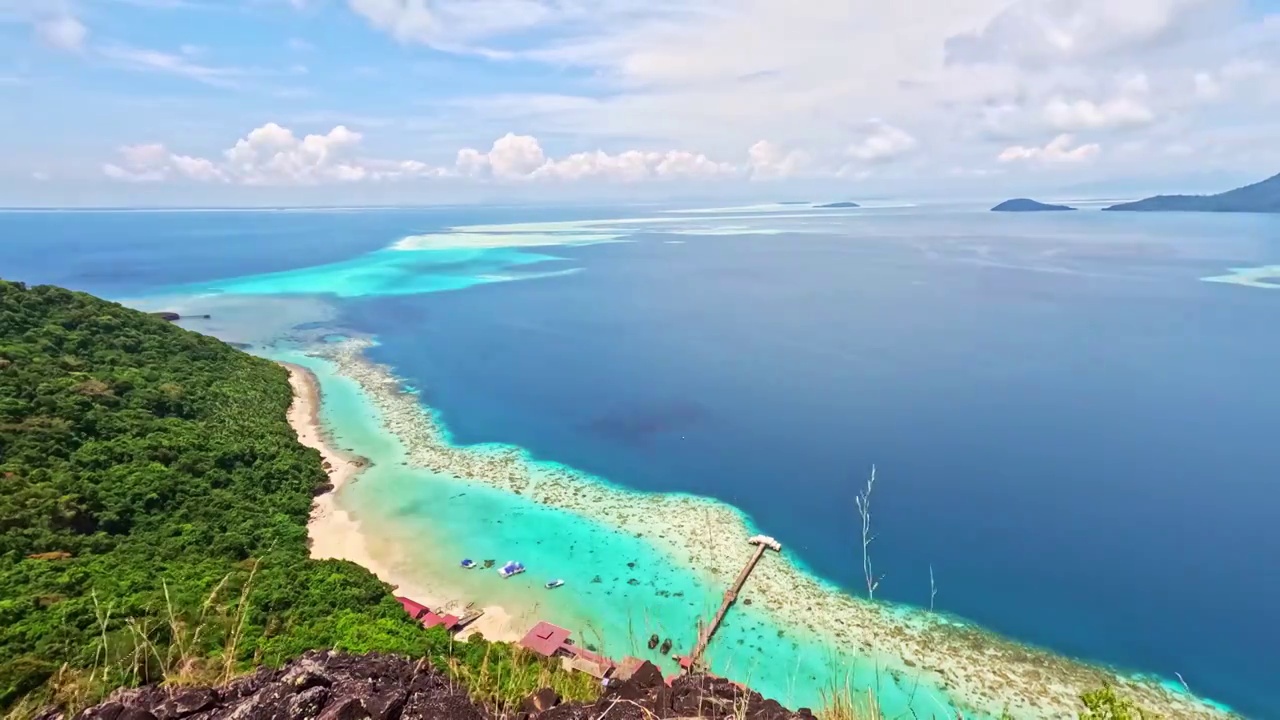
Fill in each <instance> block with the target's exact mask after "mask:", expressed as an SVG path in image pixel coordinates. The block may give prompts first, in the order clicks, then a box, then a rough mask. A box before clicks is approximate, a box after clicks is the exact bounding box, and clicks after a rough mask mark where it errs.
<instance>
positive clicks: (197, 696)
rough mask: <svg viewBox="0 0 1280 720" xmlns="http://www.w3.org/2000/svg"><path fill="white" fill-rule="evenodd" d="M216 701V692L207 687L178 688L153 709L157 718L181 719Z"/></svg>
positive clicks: (162, 719)
mask: <svg viewBox="0 0 1280 720" xmlns="http://www.w3.org/2000/svg"><path fill="white" fill-rule="evenodd" d="M217 702H218V693H217V692H216V691H214V690H210V689H209V688H180V689H177V690H175V691H174V692H173V694H172V695H170V696H169V699H167V700H165V701H164V702H163V703H161V704H160V706H159V707H158V708H155V709H154V712H155V715H156V717H157V718H159V720H182V718H186V717H189V716H191V715H195V714H196V713H198V712H204V711H205V710H208V709H210V708H212V707H213V706H214V704H216V703H217Z"/></svg>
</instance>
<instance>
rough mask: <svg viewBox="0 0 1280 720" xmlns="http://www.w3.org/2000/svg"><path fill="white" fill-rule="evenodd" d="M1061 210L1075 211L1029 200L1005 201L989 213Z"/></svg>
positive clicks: (1068, 207)
mask: <svg viewBox="0 0 1280 720" xmlns="http://www.w3.org/2000/svg"><path fill="white" fill-rule="evenodd" d="M1063 210H1075V208H1073V207H1071V206H1069V205H1050V204H1048V203H1042V202H1039V201H1037V200H1032V199H1031V198H1014V199H1012V200H1005V201H1004V202H1002V203H1000V204H999V205H997V206H995V207H993V208H991V212H1061V211H1063Z"/></svg>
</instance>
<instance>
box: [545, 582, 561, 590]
mask: <svg viewBox="0 0 1280 720" xmlns="http://www.w3.org/2000/svg"><path fill="white" fill-rule="evenodd" d="M563 584H564V581H563V580H552V581H551V582H549V583H547V589H548V590H554V589H556V588H558V587H560V586H561V585H563Z"/></svg>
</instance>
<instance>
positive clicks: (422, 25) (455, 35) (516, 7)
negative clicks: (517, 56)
mask: <svg viewBox="0 0 1280 720" xmlns="http://www.w3.org/2000/svg"><path fill="white" fill-rule="evenodd" d="M564 4H565V5H573V3H564ZM347 5H348V6H349V7H350V8H351V10H352V11H353V12H355V13H356V14H358V15H360V16H362V17H364V18H365V20H366V21H367V22H368V23H369V24H370V25H372V26H373V27H374V28H377V29H378V30H382V31H384V32H387V33H389V34H390V35H391V36H392V37H394V38H395V39H397V40H399V41H401V42H406V43H421V44H424V45H431V46H434V47H441V48H448V49H463V48H464V47H465V46H466V44H467V43H469V42H471V41H472V40H476V39H481V38H487V37H491V36H494V35H501V34H503V33H507V32H511V31H515V30H519V29H523V28H528V27H532V26H535V25H538V24H540V23H542V22H544V21H547V20H549V19H551V18H552V17H553V16H554V15H555V14H556V13H557V9H556V8H554V7H552V5H553V4H552V3H550V2H543V1H541V0H483V1H482V2H477V0H431V1H430V2H428V0H347ZM499 54H500V53H499Z"/></svg>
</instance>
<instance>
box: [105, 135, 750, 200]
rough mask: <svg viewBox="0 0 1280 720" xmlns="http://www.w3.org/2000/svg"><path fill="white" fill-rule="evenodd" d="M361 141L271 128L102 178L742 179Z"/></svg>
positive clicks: (134, 157)
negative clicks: (421, 151)
mask: <svg viewBox="0 0 1280 720" xmlns="http://www.w3.org/2000/svg"><path fill="white" fill-rule="evenodd" d="M362 140H363V136H362V135H361V134H360V133H358V132H356V131H354V130H351V129H349V128H347V127H346V126H343V125H339V126H337V127H335V128H333V129H332V130H330V131H329V132H327V133H325V134H312V135H306V136H304V137H298V136H297V135H295V134H294V132H293V131H292V130H290V129H288V128H286V127H282V126H281V125H278V124H276V123H267V124H266V125H263V126H262V127H259V128H256V129H254V130H253V131H252V132H250V133H249V134H248V135H246V136H244V137H243V138H241V139H240V140H238V141H236V143H235V145H233V146H232V147H231V148H229V149H227V150H226V151H224V152H223V153H222V154H221V157H219V158H217V159H210V158H204V157H196V156H190V155H180V154H178V153H174V152H172V151H170V150H169V148H167V147H166V146H165V145H163V144H159V143H150V144H142V145H130V146H126V147H123V148H120V150H119V153H118V154H119V157H118V159H117V160H116V161H115V162H111V163H107V164H105V165H104V166H103V168H102V171H103V173H105V174H106V175H107V176H108V177H110V178H114V179H116V180H123V181H129V182H162V181H170V180H186V181H197V182H220V183H235V184H240V185H276V186H279V185H320V184H326V183H344V182H362V181H392V180H407V179H415V178H444V177H458V178H473V179H490V180H496V181H534V180H562V181H570V182H571V181H575V180H583V179H591V178H598V179H602V180H609V181H618V182H636V181H641V180H662V179H678V178H684V179H691V178H710V177H717V176H730V175H734V174H736V173H738V168H736V167H735V166H734V165H732V164H730V163H721V162H716V161H713V160H711V159H710V158H708V157H707V156H705V155H702V154H700V153H692V152H686V151H682V150H668V151H663V152H657V151H641V150H627V151H624V152H620V153H617V154H610V153H607V152H604V151H601V150H596V151H593V152H581V153H574V154H571V155H568V156H566V157H563V158H560V159H554V158H550V157H548V156H547V154H546V153H545V152H544V151H543V149H542V146H541V144H540V143H539V142H538V139H537V138H535V137H533V136H531V135H516V134H515V133H507V134H506V135H504V136H502V137H500V138H498V139H497V140H495V141H494V142H493V144H492V146H491V147H490V148H489V150H488V151H485V152H481V151H479V150H476V149H475V148H463V149H461V150H459V151H458V153H457V156H456V159H455V162H454V166H453V167H451V168H449V167H439V166H433V165H430V164H428V163H425V162H422V161H419V160H388V159H381V158H369V157H365V156H363V155H361V154H360V152H359V148H360V144H361V141H362Z"/></svg>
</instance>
